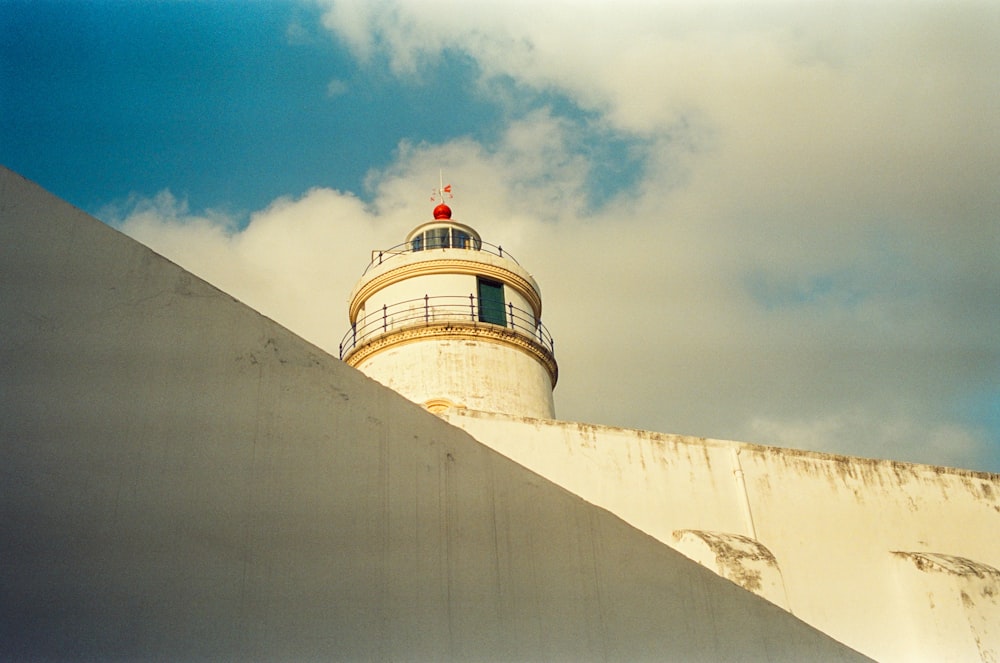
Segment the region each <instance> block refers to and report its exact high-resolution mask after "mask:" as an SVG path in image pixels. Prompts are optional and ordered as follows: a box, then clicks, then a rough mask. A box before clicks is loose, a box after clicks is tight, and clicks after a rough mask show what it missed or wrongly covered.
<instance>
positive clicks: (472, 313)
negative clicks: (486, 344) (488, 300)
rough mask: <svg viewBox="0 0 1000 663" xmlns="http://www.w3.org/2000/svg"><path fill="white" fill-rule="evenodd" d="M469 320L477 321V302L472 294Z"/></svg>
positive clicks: (470, 294)
mask: <svg viewBox="0 0 1000 663" xmlns="http://www.w3.org/2000/svg"><path fill="white" fill-rule="evenodd" d="M469 320H471V321H472V322H475V321H476V300H475V299H474V298H473V297H472V293H471V292H470V293H469Z"/></svg>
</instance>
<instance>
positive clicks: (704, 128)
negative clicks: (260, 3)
mask: <svg viewBox="0 0 1000 663" xmlns="http://www.w3.org/2000/svg"><path fill="white" fill-rule="evenodd" d="M528 12H530V20H526V18H525V17H526V16H528V15H529V14H528ZM324 22H325V24H326V26H327V27H329V28H330V29H331V30H333V31H334V33H335V34H336V35H337V36H338V38H340V39H342V40H344V41H345V42H346V43H347V44H349V45H350V47H351V48H353V49H354V51H355V52H356V54H357V55H358V56H359V57H361V58H366V59H367V61H368V62H374V61H375V60H376V59H377V58H379V57H382V58H385V59H386V60H387V61H388V62H390V63H391V65H392V66H393V68H394V70H395V71H396V72H397V73H398V74H399V75H401V76H406V75H411V74H412V73H413V71H415V69H416V68H417V67H418V66H426V65H427V63H428V62H432V61H433V60H434V59H435V58H442V57H449V52H450V51H449V50H448V49H452V50H460V51H464V52H465V53H466V54H468V55H469V56H471V57H473V58H474V59H475V60H476V62H477V63H478V65H479V66H480V68H481V70H482V74H483V81H484V82H483V85H482V88H481V90H480V92H481V93H482V94H491V92H490V90H491V89H495V88H496V86H493V85H492V84H491V83H490V81H491V80H493V79H494V77H499V76H504V77H510V78H511V79H512V80H513V81H514V82H515V83H516V84H517V85H521V86H527V87H533V88H536V89H546V90H552V91H557V92H559V93H561V94H564V95H566V96H567V97H568V98H569V99H571V100H572V101H573V102H574V103H575V104H577V105H578V106H579V107H580V108H585V109H587V110H589V111H591V112H596V113H597V119H596V120H592V121H596V122H600V123H603V124H604V125H606V126H607V127H608V128H609V129H611V130H615V131H618V132H625V134H631V135H634V136H637V137H641V139H642V140H643V144H644V145H645V146H646V149H647V151H648V161H647V162H646V164H645V171H644V175H643V177H642V179H641V181H639V182H638V183H637V184H636V186H635V187H634V188H632V189H629V190H627V191H622V192H621V193H620V194H619V196H618V197H616V198H614V199H612V200H611V201H610V202H609V203H608V204H606V205H604V206H601V207H599V208H596V209H595V208H591V207H589V206H588V205H587V204H586V200H587V188H588V186H590V185H591V184H592V182H591V180H592V177H593V174H594V172H596V171H595V168H596V167H597V166H598V165H599V164H595V163H593V162H592V161H590V160H589V159H588V156H587V154H586V153H585V152H584V151H582V150H580V149H579V145H578V142H577V140H576V139H577V138H578V134H579V132H580V130H581V126H582V125H581V121H580V120H579V119H578V118H575V117H571V116H560V115H558V114H556V113H555V111H552V110H549V109H544V108H543V109H536V110H534V111H530V112H528V113H526V114H523V115H520V116H515V117H512V118H511V119H510V121H509V123H508V125H507V126H506V130H505V132H504V133H503V135H502V136H501V138H500V139H499V140H498V141H497V142H496V143H495V144H491V145H489V146H487V145H484V144H480V143H477V142H476V141H474V140H472V139H470V138H462V139H456V140H453V141H450V142H447V143H443V144H410V143H406V144H403V145H401V146H400V148H399V150H398V153H397V155H396V159H395V161H394V163H392V164H391V165H390V166H388V167H387V168H385V169H384V170H381V171H375V172H373V173H372V174H371V177H370V181H369V185H370V188H371V191H372V192H373V201H372V203H371V204H370V205H368V206H365V205H363V204H362V203H361V202H360V201H358V200H357V199H356V198H354V197H353V196H352V195H350V194H344V193H339V192H335V191H330V190H324V189H317V190H313V191H310V192H308V193H306V194H305V195H304V196H302V197H301V198H299V199H294V200H292V199H288V200H285V199H282V200H279V201H276V202H275V203H274V204H273V205H272V206H270V207H269V208H268V209H266V210H262V211H261V212H259V213H257V214H255V215H254V216H253V218H252V219H251V221H250V224H249V225H248V226H247V227H246V229H244V230H242V231H237V230H234V229H233V227H232V225H231V223H230V222H229V221H227V220H226V219H224V218H207V217H206V218H200V217H193V216H192V215H191V214H190V213H188V212H186V211H185V210H183V209H180V210H179V209H178V208H177V206H176V205H175V204H168V203H169V200H167V199H164V200H159V201H153V202H152V203H151V204H149V205H146V206H145V207H141V206H140V207H136V208H135V212H134V213H132V214H130V215H128V218H127V219H125V220H124V227H125V229H126V230H127V231H128V232H130V233H132V234H134V235H135V236H137V237H138V238H139V239H140V240H142V241H145V242H146V243H148V244H150V245H151V246H152V247H153V248H154V249H157V250H160V251H162V252H163V253H165V254H166V255H168V257H171V258H173V259H175V260H177V261H178V262H180V263H181V264H182V265H185V266H186V267H189V268H190V269H192V270H193V271H195V272H196V273H199V274H201V275H203V276H206V277H207V278H209V280H212V281H214V282H216V283H217V284H218V285H219V286H220V287H223V288H224V289H226V290H229V291H230V292H232V293H233V294H234V295H236V296H237V297H240V298H241V299H243V300H244V301H246V302H247V303H249V304H251V305H253V306H255V307H257V308H258V309H259V310H261V311H262V312H264V313H265V314H267V315H269V316H271V317H273V318H275V319H277V320H279V321H281V322H282V323H283V324H286V325H287V326H289V327H290V328H291V329H293V330H295V331H297V332H298V333H300V334H302V335H303V336H305V337H306V338H308V339H309V340H312V341H313V342H315V343H317V344H319V345H321V346H323V347H325V348H327V349H328V350H330V351H333V352H335V351H336V342H337V341H339V337H340V333H341V332H342V331H343V330H344V329H345V328H346V312H345V306H346V303H345V300H346V297H347V295H348V293H349V291H350V288H351V287H352V285H353V283H354V281H355V279H356V278H357V277H358V276H359V275H360V273H361V270H362V269H363V268H364V266H365V264H366V262H367V259H368V251H369V250H370V249H373V248H384V247H388V246H391V245H393V244H396V243H398V242H399V241H401V239H402V237H403V235H404V234H405V233H406V232H407V230H409V229H410V228H411V227H412V226H414V225H416V224H417V223H419V222H421V221H423V220H424V219H425V218H426V216H427V215H428V214H429V211H430V206H429V204H428V203H426V201H427V195H428V193H429V191H430V189H431V188H432V187H433V186H434V184H435V182H433V181H428V177H429V174H430V176H431V180H433V177H432V175H433V174H434V173H435V171H436V170H437V168H439V167H440V168H443V169H444V172H445V174H446V177H448V178H450V180H451V183H452V184H453V185H454V188H455V191H456V199H455V201H454V204H453V207H454V209H455V215H456V218H458V219H459V220H462V221H464V222H467V223H470V224H471V225H473V226H474V227H476V228H477V229H478V230H479V231H480V232H481V233H482V235H483V236H484V239H486V240H487V241H492V242H496V243H502V244H503V245H504V247H505V248H507V249H508V250H510V251H512V252H513V253H514V255H515V256H516V257H517V258H518V260H520V261H521V263H522V264H523V265H525V266H526V267H527V268H528V269H529V270H531V271H532V272H533V273H534V274H535V276H536V278H537V279H538V281H539V283H540V284H541V287H542V289H543V296H544V299H545V315H544V317H545V322H546V325H547V326H548V327H549V328H550V330H551V331H552V332H553V334H554V335H555V337H556V348H557V355H558V357H559V360H560V364H561V381H560V385H559V387H558V388H557V391H556V399H557V401H556V402H557V408H558V414H559V415H560V417H562V418H568V419H582V420H588V421H596V422H600V423H608V424H615V425H626V426H634V427H644V428H652V429H655V430H661V431H669V432H678V433H688V434H697V435H706V436H713V437H730V438H735V439H744V440H747V441H757V442H761V443H777V444H782V445H788V446H796V447H806V448H817V449H820V450H824V451H831V452H844V453H857V454H863V455H873V456H893V457H897V458H901V459H910V460H919V461H923V462H936V463H944V464H972V465H975V464H976V463H990V462H992V463H994V464H995V463H996V462H997V461H996V459H997V454H996V453H995V452H992V454H993V455H992V456H991V455H990V454H991V452H990V451H989V450H988V449H987V445H988V444H989V443H990V440H989V437H988V435H989V434H988V433H986V432H985V431H984V430H983V429H981V428H979V427H977V425H976V424H975V422H963V421H961V420H959V418H958V415H957V414H956V411H957V410H958V409H960V405H961V402H962V399H963V398H967V397H973V396H975V395H976V394H977V392H979V393H981V392H982V391H985V390H988V389H991V388H995V385H996V384H997V383H998V380H1000V375H998V372H1000V348H998V341H997V338H996V329H998V328H1000V277H998V274H997V270H996V261H997V257H998V256H1000V230H998V224H997V223H996V213H997V210H998V209H1000V187H997V186H996V182H998V181H1000V157H998V155H1000V19H998V14H997V12H996V11H995V10H992V9H991V6H990V5H987V4H985V3H984V4H965V5H963V4H959V5H957V6H955V7H951V6H945V5H933V4H925V5H912V6H908V7H907V8H906V9H904V8H902V7H899V6H897V5H889V4H886V5H880V6H877V7H874V8H872V7H868V6H865V5H860V4H858V5H844V4H839V3H837V4H834V3H831V4H814V3H802V4H801V5H790V4H785V3H781V4H773V5H753V4H749V5H737V4H733V5H725V4H722V5H712V6H705V5H701V4H697V5H696V4H688V3H679V4H666V3H652V2H649V3H630V4H629V5H628V7H627V8H625V7H623V5H622V4H621V3H619V4H611V3H596V2H595V3H589V4H587V3H582V4H581V3H573V8H572V11H569V10H568V9H567V7H566V6H565V5H564V4H561V3H558V2H543V3H533V4H531V5H530V7H529V5H527V4H525V5H523V6H522V5H517V4H516V3H515V4H514V5H513V6H512V5H511V4H510V3H499V2H497V3H445V2H441V3H429V2H425V1H421V2H410V3H406V2H398V3H397V2H382V3H368V2H356V3H351V2H337V3H335V4H333V5H332V6H331V8H330V9H329V11H328V12H327V13H326V15H325V17H324ZM369 66H375V65H369ZM505 90H506V92H505V93H507V94H509V93H510V89H509V87H507V88H505ZM428 164H431V166H430V167H428ZM421 201H425V202H424V203H423V206H422V205H421ZM993 434H994V436H995V431H994V433H993ZM995 442H996V441H995V440H993V443H995ZM991 469H993V470H994V471H996V470H1000V467H996V466H992V467H991Z"/></svg>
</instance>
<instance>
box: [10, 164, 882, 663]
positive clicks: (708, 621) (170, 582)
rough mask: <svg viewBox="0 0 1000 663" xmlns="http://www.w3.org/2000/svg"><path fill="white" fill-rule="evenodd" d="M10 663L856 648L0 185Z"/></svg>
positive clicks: (59, 212) (147, 256)
mask: <svg viewBox="0 0 1000 663" xmlns="http://www.w3.org/2000/svg"><path fill="white" fill-rule="evenodd" d="M0 270H2V271H0V274H2V279H0V311H2V317H0V375H2V380H0V389H2V392H0V395H2V399H0V402H2V413H0V495H2V499H0V659H3V660H13V661H42V660H51V661H55V660H59V661H74V660H102V661H104V660H135V661H142V660H170V661H182V660H183V661H199V660H203V661H205V660H274V661H279V660H280V661H300V660H415V661H421V660H435V661H440V660H462V661H470V660H498V661H501V660H502V661H513V660H518V661H525V660H557V661H586V660H604V661H607V660H612V661H640V660H678V661H699V660H704V661H725V660H743V661H747V660H754V661H756V660H760V661H793V660H794V661H804V660H809V661H855V660H863V657H862V656H860V655H859V654H857V653H855V652H853V651H852V650H849V649H848V648H846V647H844V646H843V645H841V644H839V643H837V642H835V641H834V640H832V639H830V638H829V637H827V636H825V635H823V634H822V633H820V632H818V631H816V630H815V629H813V628H811V627H809V626H807V625H806V624H804V623H803V622H801V621H799V620H798V619H796V618H795V617H793V616H791V615H789V614H788V613H787V612H785V611H783V610H781V609H780V608H778V607H775V606H773V605H772V604H770V603H768V602H766V601H764V600H762V599H760V598H759V597H756V596H754V595H753V594H751V593H749V592H746V591H744V590H743V589H741V588H739V587H737V586H736V585H734V584H732V583H730V582H728V581H726V580H724V579H721V578H719V577H717V576H716V575H715V574H713V573H711V572H709V571H707V570H706V569H704V568H702V567H701V566H698V565H697V564H695V563H694V562H692V561H690V560H688V559H687V558H685V557H683V556H682V555H680V554H678V553H677V552H675V551H672V550H671V549H669V548H668V547H666V546H664V545H662V544H660V543H659V542H657V541H656V540H654V539H653V538H652V537H649V536H647V535H645V534H643V533H641V532H639V531H638V530H636V529H634V528H633V527H631V526H629V525H627V524H626V523H625V522H623V521H622V520H620V519H619V518H617V517H615V516H612V515H611V514H610V513H608V512H607V511H604V510H602V509H599V508H597V507H594V506H593V505H591V504H588V503H586V502H584V501H583V500H582V499H580V498H579V497H577V496H575V495H572V494H570V493H569V492H567V491H566V490H564V489H562V488H559V487H557V486H556V485H554V484H552V483H551V482H549V481H547V480H545V479H543V478H541V477H539V476H538V475H536V474H533V473H532V472H530V471H528V470H526V469H525V468H523V467H521V466H520V465H517V464H516V463H514V462H512V461H510V460H509V459H507V458H505V457H503V456H501V455H500V454H498V453H496V452H493V451H492V450H490V449H488V448H486V447H484V446H483V445H481V444H480V443H478V442H476V441H475V440H473V439H472V438H471V437H470V436H469V435H468V434H466V433H464V432H463V431H461V430H458V429H456V428H454V427H452V426H449V425H448V424H446V423H445V422H443V421H441V420H440V419H438V418H437V417H435V416H433V415H431V414H429V413H427V412H425V411H423V410H421V409H420V408H419V407H417V406H416V405H413V404H411V403H410V402H408V401H407V400H405V399H404V398H402V397H401V396H399V395H397V394H395V393H393V392H391V391H390V390H388V389H386V388H384V387H382V386H380V385H378V384H377V383H375V382H374V381H372V380H370V379H368V378H366V377H364V376H363V375H361V374H360V373H359V372H357V371H355V370H354V369H351V368H350V367H348V366H346V365H344V364H342V363H341V362H339V361H337V360H336V359H334V358H332V357H330V356H328V355H326V354H324V353H323V352H321V351H319V350H318V349H316V348H315V347H313V346H311V345H309V344H308V343H306V342H304V341H303V340H301V339H299V338H297V337H296V336H294V335H292V334H291V333H290V332H288V331H286V330H285V329H283V328H282V327H280V326H279V325H277V324H275V323H274V322H272V321H270V320H268V319H266V318H264V317H263V316H261V315H259V314H257V313H256V312H254V311H253V310H251V309H249V308H247V307H246V306H244V305H242V304H240V303H239V302H237V301H235V300H233V299H232V298H231V297H229V296H227V295H226V294H224V293H222V292H220V291H218V290H216V289H215V288H213V287H212V286H210V285H208V284H206V283H204V282H202V281H200V280H198V279H197V278H195V277H193V276H192V275H190V274H188V273H186V272H185V271H183V270H182V269H180V268H179V267H177V266H175V265H173V264H171V263H170V262H168V261H167V260H165V259H163V258H161V257H159V256H157V255H156V254H154V253H152V252H151V251H149V250H147V249H146V248H144V247H142V246H141V245H139V244H137V243H135V242H133V241H132V240H130V239H128V238H126V237H125V236H123V235H121V234H119V233H118V232H116V231H114V230H113V229H111V228H108V227H106V226H104V225H102V224H101V223H99V222H98V221H96V220H94V219H92V218H90V217H88V216H86V215H85V214H83V213H82V212H80V211H78V210H75V209H73V208H71V207H70V206H68V205H66V204H65V203H62V202H61V201H59V200H58V199H56V198H54V197H53V196H51V195H49V194H47V193H45V192H43V191H42V190H40V189H39V188H38V187H36V186H35V185H33V184H31V183H29V182H27V181H25V180H24V179H22V178H20V177H19V176H17V175H15V174H13V173H11V172H10V171H7V170H3V171H0Z"/></svg>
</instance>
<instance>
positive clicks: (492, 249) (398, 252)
mask: <svg viewBox="0 0 1000 663" xmlns="http://www.w3.org/2000/svg"><path fill="white" fill-rule="evenodd" d="M416 246H419V247H420V248H415V247H416ZM441 250H455V251H483V252H485V253H489V254H491V255H495V256H500V257H501V258H506V259H507V260H511V261H513V262H514V264H516V265H520V264H521V263H519V262H517V259H516V258H514V256H512V255H511V254H510V253H508V252H507V251H504V250H503V247H502V246H499V245H497V244H490V243H489V242H484V241H482V240H479V239H475V238H473V237H470V238H468V239H467V240H466V241H465V242H464V246H433V245H427V244H425V243H423V242H421V243H419V244H414V243H413V242H412V241H410V242H403V243H402V244H397V245H396V246H394V247H392V248H389V249H383V250H379V251H372V260H371V262H370V263H368V266H367V267H365V271H364V273H362V276H364V275H365V274H367V273H368V270H369V269H371V268H373V267H377V266H379V265H381V264H382V263H384V262H386V261H387V260H392V259H393V258H395V257H398V256H404V255H409V254H411V253H432V252H434V251H441Z"/></svg>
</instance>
